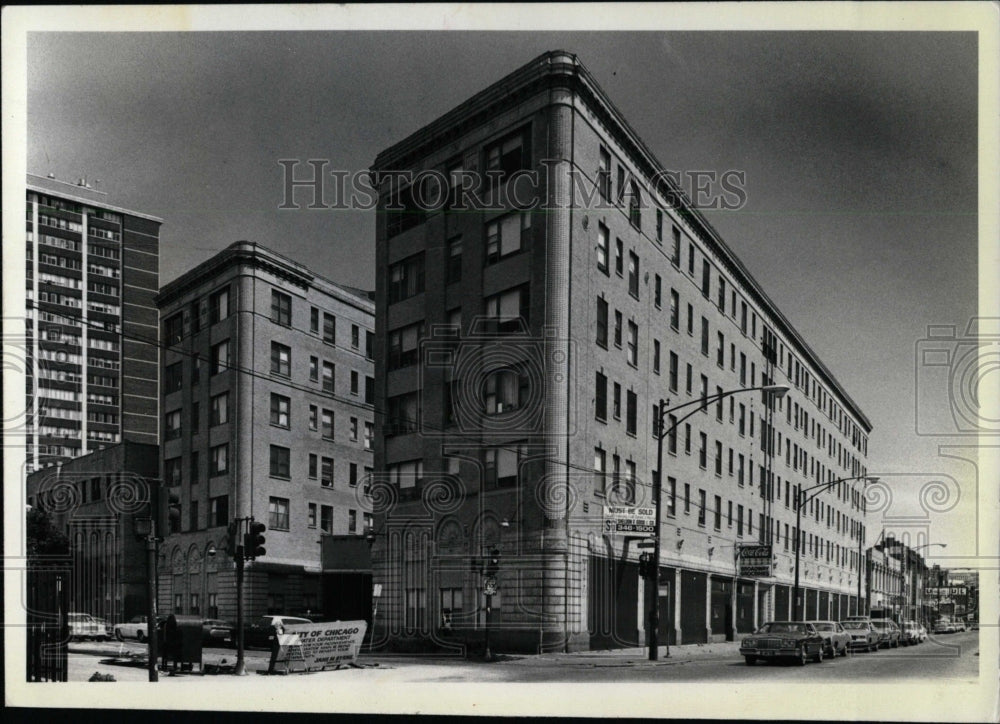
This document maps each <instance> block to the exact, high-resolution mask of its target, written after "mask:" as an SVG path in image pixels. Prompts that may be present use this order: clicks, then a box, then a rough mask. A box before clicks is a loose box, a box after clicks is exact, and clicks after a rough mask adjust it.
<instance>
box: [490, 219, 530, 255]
mask: <svg viewBox="0 0 1000 724" xmlns="http://www.w3.org/2000/svg"><path fill="white" fill-rule="evenodd" d="M530 232H531V214H530V213H529V212H527V211H521V212H518V213H515V214H508V215H507V216H504V217H503V218H500V219H497V220H496V221H491V222H490V223H489V224H487V225H486V263H487V264H495V263H496V262H498V261H500V260H501V259H503V258H504V257H507V256H510V255H511V254H516V253H517V252H519V251H521V250H523V249H526V248H527V247H528V243H529V241H530V237H529V234H530Z"/></svg>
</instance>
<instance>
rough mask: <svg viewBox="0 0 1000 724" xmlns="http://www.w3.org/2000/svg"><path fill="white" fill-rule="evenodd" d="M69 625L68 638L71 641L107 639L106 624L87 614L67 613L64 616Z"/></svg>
mask: <svg viewBox="0 0 1000 724" xmlns="http://www.w3.org/2000/svg"><path fill="white" fill-rule="evenodd" d="M66 619H67V622H68V623H69V638H70V640H71V641H72V640H73V639H81V640H82V639H93V640H95V641H99V640H102V639H106V638H107V637H108V629H107V624H106V623H105V622H104V620H103V619H97V618H94V617H93V616H91V615H90V614H89V613H76V612H73V613H68V614H66Z"/></svg>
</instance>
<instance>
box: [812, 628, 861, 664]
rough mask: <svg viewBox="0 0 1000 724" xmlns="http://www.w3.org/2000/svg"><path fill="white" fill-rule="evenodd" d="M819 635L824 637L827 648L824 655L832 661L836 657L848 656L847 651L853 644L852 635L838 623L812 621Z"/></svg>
mask: <svg viewBox="0 0 1000 724" xmlns="http://www.w3.org/2000/svg"><path fill="white" fill-rule="evenodd" d="M809 623H811V624H812V625H813V626H815V627H816V630H817V631H818V632H819V635H820V636H822V637H823V641H824V643H825V648H824V649H823V655H824V656H828V657H830V658H831V659H832V658H833V657H834V656H837V655H840V656H847V649H848V647H849V646H850V643H851V635H850V634H849V633H847V631H845V630H844V627H843V626H841V625H840V624H839V623H837V622H836V621H810V622H809Z"/></svg>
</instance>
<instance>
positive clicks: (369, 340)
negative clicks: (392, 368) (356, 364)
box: [365, 329, 375, 360]
mask: <svg viewBox="0 0 1000 724" xmlns="http://www.w3.org/2000/svg"><path fill="white" fill-rule="evenodd" d="M365 359H372V360H373V359H375V333H374V332H372V331H371V330H368V329H366V330H365Z"/></svg>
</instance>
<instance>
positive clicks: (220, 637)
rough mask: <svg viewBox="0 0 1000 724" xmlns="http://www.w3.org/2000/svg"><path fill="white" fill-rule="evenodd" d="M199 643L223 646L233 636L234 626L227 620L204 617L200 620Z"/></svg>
mask: <svg viewBox="0 0 1000 724" xmlns="http://www.w3.org/2000/svg"><path fill="white" fill-rule="evenodd" d="M201 631H202V636H201V643H202V645H203V646H225V645H227V641H228V640H229V639H231V638H232V637H233V632H234V631H236V627H235V626H233V624H231V623H229V622H228V621H221V620H219V619H217V618H206V619H205V620H204V621H202V622H201Z"/></svg>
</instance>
